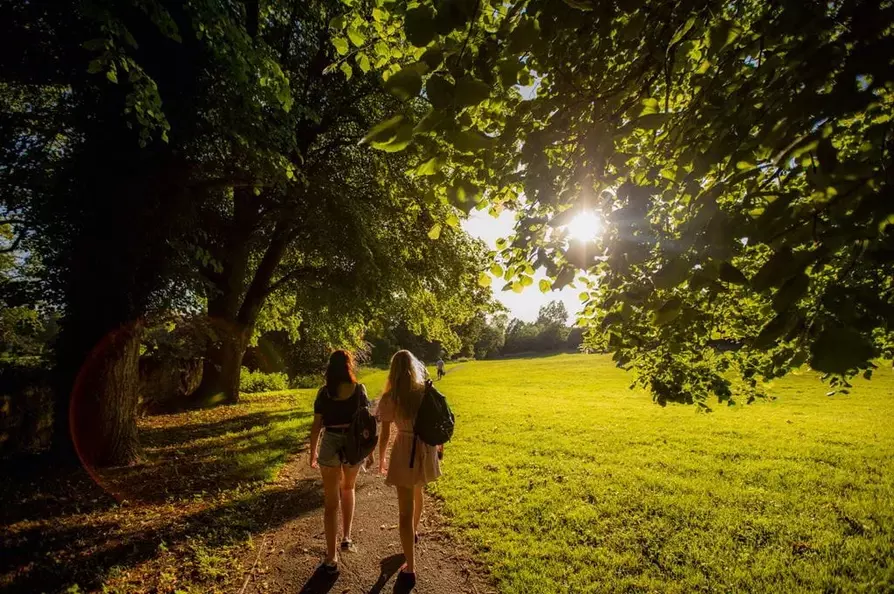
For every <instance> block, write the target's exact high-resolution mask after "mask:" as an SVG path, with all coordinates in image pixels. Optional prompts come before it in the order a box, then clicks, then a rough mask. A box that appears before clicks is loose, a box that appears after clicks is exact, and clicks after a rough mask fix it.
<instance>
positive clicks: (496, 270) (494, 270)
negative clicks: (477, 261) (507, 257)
mask: <svg viewBox="0 0 894 594" xmlns="http://www.w3.org/2000/svg"><path fill="white" fill-rule="evenodd" d="M490 273H491V274H492V275H494V276H496V277H497V278H499V277H501V276H503V268H502V267H501V266H500V265H499V264H491V265H490Z"/></svg>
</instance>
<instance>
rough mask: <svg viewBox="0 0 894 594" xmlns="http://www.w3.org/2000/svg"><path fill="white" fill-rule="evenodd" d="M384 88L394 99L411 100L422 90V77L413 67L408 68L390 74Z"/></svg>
mask: <svg viewBox="0 0 894 594" xmlns="http://www.w3.org/2000/svg"><path fill="white" fill-rule="evenodd" d="M385 88H386V89H387V90H388V92H389V93H391V94H392V95H394V96H395V97H399V98H401V99H412V98H413V97H415V96H416V95H418V94H419V91H420V90H421V89H422V76H421V75H420V74H419V71H418V70H417V69H416V68H415V67H413V66H408V67H406V68H403V69H402V70H399V71H398V72H395V73H394V74H392V75H391V78H389V79H388V80H387V81H386V82H385Z"/></svg>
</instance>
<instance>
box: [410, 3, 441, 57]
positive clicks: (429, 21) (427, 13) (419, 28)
mask: <svg viewBox="0 0 894 594" xmlns="http://www.w3.org/2000/svg"><path fill="white" fill-rule="evenodd" d="M404 34H405V35H406V36H407V41H409V42H410V43H412V44H413V45H415V46H416V47H425V46H426V45H428V44H429V43H431V42H432V40H433V39H434V38H435V13H434V11H433V10H432V9H431V7H429V6H418V7H416V8H411V9H410V10H408V11H407V16H406V17H405V19H404Z"/></svg>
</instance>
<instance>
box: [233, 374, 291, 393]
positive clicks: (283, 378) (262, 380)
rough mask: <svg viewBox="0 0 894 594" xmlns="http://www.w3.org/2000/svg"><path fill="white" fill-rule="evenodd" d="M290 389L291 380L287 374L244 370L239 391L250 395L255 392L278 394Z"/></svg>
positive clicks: (240, 377) (240, 378)
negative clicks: (280, 391)
mask: <svg viewBox="0 0 894 594" xmlns="http://www.w3.org/2000/svg"><path fill="white" fill-rule="evenodd" d="M288 389H289V378H288V376H287V375H286V374H285V373H264V372H263V371H250V370H248V369H246V368H245V367H243V368H242V374H241V375H240V376H239V391H240V392H246V393H248V394H251V393H254V392H278V391H279V390H288Z"/></svg>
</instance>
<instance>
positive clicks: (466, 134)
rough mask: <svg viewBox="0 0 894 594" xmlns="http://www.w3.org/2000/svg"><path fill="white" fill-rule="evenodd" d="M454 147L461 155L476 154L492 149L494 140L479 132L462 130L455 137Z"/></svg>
mask: <svg viewBox="0 0 894 594" xmlns="http://www.w3.org/2000/svg"><path fill="white" fill-rule="evenodd" d="M452 141H453V147H454V148H455V149H456V150H458V151H459V152H461V153H474V152H476V151H481V150H485V149H488V148H490V147H491V146H492V145H493V139H492V138H489V137H487V136H485V135H484V134H482V133H481V132H478V131H477V130H460V131H459V132H456V133H455V134H454V135H453V138H452Z"/></svg>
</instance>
